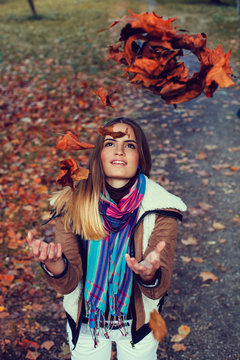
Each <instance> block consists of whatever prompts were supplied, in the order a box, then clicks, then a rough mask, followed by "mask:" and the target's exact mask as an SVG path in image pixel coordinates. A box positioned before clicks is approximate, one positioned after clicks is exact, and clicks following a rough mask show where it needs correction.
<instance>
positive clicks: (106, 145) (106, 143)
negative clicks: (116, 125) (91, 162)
mask: <svg viewBox="0 0 240 360" xmlns="http://www.w3.org/2000/svg"><path fill="white" fill-rule="evenodd" d="M109 146H114V142H113V141H106V142H105V143H104V147H109Z"/></svg>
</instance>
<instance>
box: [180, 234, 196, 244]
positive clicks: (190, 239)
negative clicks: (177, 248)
mask: <svg viewBox="0 0 240 360" xmlns="http://www.w3.org/2000/svg"><path fill="white" fill-rule="evenodd" d="M181 242H182V244H183V245H197V244H198V240H197V239H196V238H195V237H193V236H189V237H188V238H187V240H184V239H181Z"/></svg>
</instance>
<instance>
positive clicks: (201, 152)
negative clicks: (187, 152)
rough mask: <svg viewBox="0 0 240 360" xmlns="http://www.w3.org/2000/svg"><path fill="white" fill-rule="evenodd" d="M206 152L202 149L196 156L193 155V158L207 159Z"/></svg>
mask: <svg viewBox="0 0 240 360" xmlns="http://www.w3.org/2000/svg"><path fill="white" fill-rule="evenodd" d="M207 157H208V156H207V154H206V153H205V152H203V151H200V153H198V154H197V155H196V156H195V159H196V160H205V159H207Z"/></svg>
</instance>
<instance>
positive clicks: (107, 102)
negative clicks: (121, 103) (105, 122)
mask: <svg viewBox="0 0 240 360" xmlns="http://www.w3.org/2000/svg"><path fill="white" fill-rule="evenodd" d="M94 92H95V94H96V95H97V96H99V97H100V99H101V101H102V103H103V105H104V106H111V107H114V105H112V102H111V96H112V95H113V94H114V93H115V91H114V92H112V93H111V94H108V92H107V90H105V89H104V88H103V87H100V88H99V89H97V90H94Z"/></svg>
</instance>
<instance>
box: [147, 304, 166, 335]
mask: <svg viewBox="0 0 240 360" xmlns="http://www.w3.org/2000/svg"><path fill="white" fill-rule="evenodd" d="M149 326H150V328H151V329H152V332H153V336H154V338H155V339H156V340H157V341H159V342H161V341H162V340H163V339H164V337H165V336H166V335H167V326H166V323H165V320H164V319H163V317H162V316H161V315H160V314H159V313H158V312H157V310H156V309H155V310H153V311H152V312H151V314H150V320H149Z"/></svg>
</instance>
